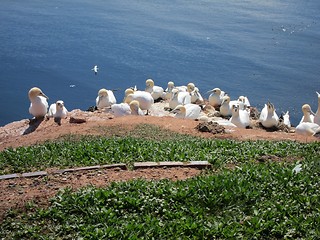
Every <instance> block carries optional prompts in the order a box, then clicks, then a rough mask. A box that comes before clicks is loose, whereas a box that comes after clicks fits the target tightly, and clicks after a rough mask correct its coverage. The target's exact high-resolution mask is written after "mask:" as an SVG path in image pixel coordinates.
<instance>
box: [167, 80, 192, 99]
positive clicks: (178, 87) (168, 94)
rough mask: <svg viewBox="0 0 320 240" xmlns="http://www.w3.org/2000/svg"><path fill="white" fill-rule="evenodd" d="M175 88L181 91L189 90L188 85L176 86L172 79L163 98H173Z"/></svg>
mask: <svg viewBox="0 0 320 240" xmlns="http://www.w3.org/2000/svg"><path fill="white" fill-rule="evenodd" d="M173 89H177V90H178V91H179V92H186V91H187V87H186V86H175V85H174V82H172V81H170V82H168V86H167V88H166V90H165V91H164V92H163V97H162V98H164V99H166V100H169V99H171V97H172V90H173Z"/></svg>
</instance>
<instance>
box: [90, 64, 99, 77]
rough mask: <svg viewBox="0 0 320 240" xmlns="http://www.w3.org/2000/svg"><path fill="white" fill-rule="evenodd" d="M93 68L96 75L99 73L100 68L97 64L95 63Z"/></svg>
mask: <svg viewBox="0 0 320 240" xmlns="http://www.w3.org/2000/svg"><path fill="white" fill-rule="evenodd" d="M91 70H92V71H94V74H95V75H97V73H98V70H99V68H98V66H97V65H94V66H93V68H92V69H91Z"/></svg>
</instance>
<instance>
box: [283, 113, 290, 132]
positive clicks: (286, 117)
mask: <svg viewBox="0 0 320 240" xmlns="http://www.w3.org/2000/svg"><path fill="white" fill-rule="evenodd" d="M282 117H283V124H284V125H286V126H287V127H289V128H290V127H291V122H290V115H289V111H287V112H286V113H285V114H283V115H282Z"/></svg>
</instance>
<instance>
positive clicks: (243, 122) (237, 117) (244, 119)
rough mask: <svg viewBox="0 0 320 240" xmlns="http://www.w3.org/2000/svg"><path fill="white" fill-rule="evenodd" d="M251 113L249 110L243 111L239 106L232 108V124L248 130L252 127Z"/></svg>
mask: <svg viewBox="0 0 320 240" xmlns="http://www.w3.org/2000/svg"><path fill="white" fill-rule="evenodd" d="M249 116H250V113H249V112H248V111H247V110H241V109H239V107H238V106H235V105H233V106H232V117H231V118H230V120H229V121H230V122H231V123H233V124H234V125H236V126H237V127H239V128H247V127H249V126H250V117H249Z"/></svg>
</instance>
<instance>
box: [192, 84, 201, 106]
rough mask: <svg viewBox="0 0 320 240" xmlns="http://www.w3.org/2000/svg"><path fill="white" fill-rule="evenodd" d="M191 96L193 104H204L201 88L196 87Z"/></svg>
mask: <svg viewBox="0 0 320 240" xmlns="http://www.w3.org/2000/svg"><path fill="white" fill-rule="evenodd" d="M190 95H191V103H202V102H203V97H202V96H201V94H200V92H199V88H197V87H195V88H194V90H193V91H192V92H191V93H190Z"/></svg>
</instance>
